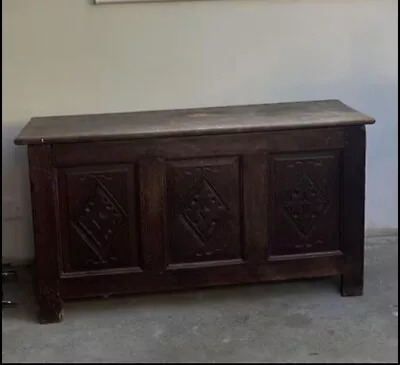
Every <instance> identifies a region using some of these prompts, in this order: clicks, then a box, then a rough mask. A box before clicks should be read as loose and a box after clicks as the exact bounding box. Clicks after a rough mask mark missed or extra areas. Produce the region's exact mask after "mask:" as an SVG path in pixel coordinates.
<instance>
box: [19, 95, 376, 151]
mask: <svg viewBox="0 0 400 365" xmlns="http://www.w3.org/2000/svg"><path fill="white" fill-rule="evenodd" d="M374 122H375V120H374V119H373V118H371V117H369V116H367V115H365V114H362V113H360V112H358V111H356V110H354V109H351V108H350V107H348V106H347V105H345V104H343V103H342V102H340V101H339V100H321V101H306V102H296V103H277V104H261V105H246V106H227V107H217V108H201V109H180V110H159V111H141V112H130V113H115V114H91V115H71V116H51V117H38V118H32V119H31V120H30V121H29V123H28V124H27V125H26V126H25V127H24V129H23V130H22V131H21V133H20V134H19V136H18V137H17V138H16V139H15V140H14V143H15V144H17V145H21V144H48V143H73V142H85V141H111V140H114V141H117V140H127V139H135V138H149V137H172V136H190V135H200V134H201V135H206V134H223V133H239V132H260V131H267V130H285V129H298V128H319V127H332V126H341V125H357V124H372V123H374Z"/></svg>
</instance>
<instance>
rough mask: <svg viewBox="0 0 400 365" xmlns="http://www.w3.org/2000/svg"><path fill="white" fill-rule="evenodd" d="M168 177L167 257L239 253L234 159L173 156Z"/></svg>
mask: <svg viewBox="0 0 400 365" xmlns="http://www.w3.org/2000/svg"><path fill="white" fill-rule="evenodd" d="M167 179H168V222H169V224H168V227H169V261H170V262H171V263H183V262H195V261H196V262H197V261H211V260H229V259H234V258H239V257H241V242H240V231H241V228H240V224H241V222H240V215H239V205H240V203H239V202H240V186H239V161H238V159H236V158H221V159H218V158H210V159H202V160H197V159H196V160H180V161H171V162H170V163H169V167H168V172H167Z"/></svg>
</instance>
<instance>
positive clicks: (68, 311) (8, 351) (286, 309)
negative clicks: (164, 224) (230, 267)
mask: <svg viewBox="0 0 400 365" xmlns="http://www.w3.org/2000/svg"><path fill="white" fill-rule="evenodd" d="M397 252H398V239H397V237H381V238H370V239H367V244H366V269H365V294H364V296H363V297H353V298H342V297H341V296H340V295H339V292H338V288H337V283H336V281H335V280H332V279H318V280H307V281H299V282H289V283H274V284H262V285H250V286H239V287H228V288H220V289H208V290H197V291H192V292H184V293H182V292H181V293H174V294H160V295H155V296H154V295H152V296H133V297H129V298H124V299H121V298H117V299H108V300H96V301H86V302H72V303H67V304H66V305H65V319H64V321H63V322H62V323H60V324H51V325H39V324H37V323H36V319H35V312H34V305H33V299H32V296H31V294H30V290H29V286H28V285H27V284H25V281H26V278H25V279H24V275H22V277H21V279H20V281H19V283H18V284H13V283H10V284H6V285H5V294H6V296H8V297H9V298H15V299H18V300H19V301H20V303H21V304H20V306H19V307H18V308H8V309H4V310H3V348H2V355H3V362H316V363H317V362H322V363H324V362H325V363H327V362H340V363H341V362H350V363H358V362H381V363H390V362H397V360H398V308H397V304H398V281H397V277H398V276H397V275H398V259H397V258H398V256H397Z"/></svg>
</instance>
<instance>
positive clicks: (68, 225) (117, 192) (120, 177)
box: [59, 167, 138, 271]
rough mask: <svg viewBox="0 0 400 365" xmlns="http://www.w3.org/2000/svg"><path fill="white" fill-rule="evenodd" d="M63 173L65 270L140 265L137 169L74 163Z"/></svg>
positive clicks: (61, 176) (62, 207)
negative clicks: (134, 172) (135, 186)
mask: <svg viewBox="0 0 400 365" xmlns="http://www.w3.org/2000/svg"><path fill="white" fill-rule="evenodd" d="M59 175H60V194H62V195H64V197H65V200H64V199H62V203H63V202H64V204H65V206H61V212H62V216H61V218H62V219H61V222H62V225H63V226H64V229H65V230H66V232H67V234H66V235H63V237H64V242H63V263H64V265H63V266H64V271H81V270H96V269H110V268H119V267H129V266H137V256H138V255H137V243H136V242H137V240H136V229H135V225H136V219H135V204H134V203H135V202H134V200H135V197H134V195H133V194H134V191H135V190H134V179H133V169H131V168H129V167H114V168H109V169H107V168H106V169H104V168H71V169H64V170H61V171H60V174H59ZM65 202H67V203H65ZM65 237H67V238H65Z"/></svg>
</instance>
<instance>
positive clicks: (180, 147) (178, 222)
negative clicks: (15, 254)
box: [15, 100, 374, 323]
mask: <svg viewBox="0 0 400 365" xmlns="http://www.w3.org/2000/svg"><path fill="white" fill-rule="evenodd" d="M372 123H374V120H373V119H372V118H370V117H368V116H366V115H364V114H361V113H359V112H357V111H355V110H353V109H351V108H349V107H347V106H346V105H344V104H342V103H341V102H340V101H337V100H324V101H313V102H298V103H280V104H269V105H251V106H234V107H221V108H205V109H187V110H174V111H151V112H134V113H120V114H102V115H79V116H57V117H42V118H33V119H32V120H31V121H30V122H29V123H28V125H27V126H26V127H25V128H24V129H23V130H22V132H21V133H20V135H19V136H18V137H17V138H16V140H15V143H16V144H27V145H28V157H29V167H30V179H31V189H32V190H31V195H32V210H33V223H34V239H35V252H36V259H35V261H36V278H35V280H36V287H37V300H38V305H39V318H40V321H41V323H48V322H55V321H60V320H61V319H62V313H63V300H65V299H75V298H83V297H96V296H104V295H113V294H125V293H143V292H154V291H166V290H175V289H185V288H194V287H205V286H216V285H226V284H235V283H255V282H264V281H271V280H284V279H295V278H307V277H320V276H331V275H332V276H333V275H341V277H342V279H341V282H342V288H341V291H342V295H361V294H362V287H363V260H364V259H363V257H364V254H363V253H364V195H365V124H372Z"/></svg>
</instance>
